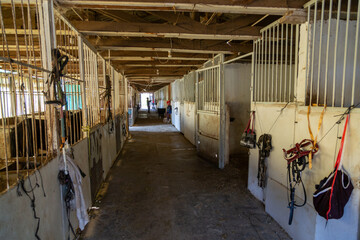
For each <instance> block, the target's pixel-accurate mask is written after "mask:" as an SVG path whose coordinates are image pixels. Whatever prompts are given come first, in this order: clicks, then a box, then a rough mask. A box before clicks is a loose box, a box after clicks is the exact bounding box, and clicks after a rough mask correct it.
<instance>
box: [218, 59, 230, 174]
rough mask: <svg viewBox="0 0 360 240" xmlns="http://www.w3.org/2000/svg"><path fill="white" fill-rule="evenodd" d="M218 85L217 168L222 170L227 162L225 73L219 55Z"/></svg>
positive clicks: (222, 61)
mask: <svg viewBox="0 0 360 240" xmlns="http://www.w3.org/2000/svg"><path fill="white" fill-rule="evenodd" d="M219 65H220V67H219V84H220V134H219V136H220V138H219V168H220V169H223V168H224V167H225V164H226V163H227V161H228V156H229V154H228V147H227V141H226V103H225V73H224V54H221V55H220V63H219Z"/></svg>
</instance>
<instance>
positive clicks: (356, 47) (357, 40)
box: [351, 1, 360, 105]
mask: <svg viewBox="0 0 360 240" xmlns="http://www.w3.org/2000/svg"><path fill="white" fill-rule="evenodd" d="M359 22H360V1H358V7H357V17H356V33H355V34H356V35H355V52H354V67H353V77H352V91H351V105H354V101H355V79H356V70H357V69H356V63H357V55H358V54H357V52H358V44H359V28H360V23H359Z"/></svg>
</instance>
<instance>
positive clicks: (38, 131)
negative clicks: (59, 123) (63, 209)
mask: <svg viewBox="0 0 360 240" xmlns="http://www.w3.org/2000/svg"><path fill="white" fill-rule="evenodd" d="M43 14H44V13H43V8H42V6H41V5H38V6H36V5H29V3H23V2H21V3H19V4H16V5H15V3H14V2H13V1H11V2H10V4H2V3H0V22H1V36H0V38H1V42H2V47H1V56H0V81H1V82H0V115H1V120H0V125H1V129H0V130H1V132H0V142H1V146H0V192H2V191H4V190H6V189H9V186H11V185H13V184H15V183H16V181H17V180H18V179H19V178H20V176H21V175H22V176H24V175H28V174H31V173H32V172H33V171H35V169H37V168H38V167H39V166H41V165H42V164H45V163H46V161H47V160H48V159H49V156H48V155H49V152H48V145H47V143H48V142H47V136H48V133H47V127H46V122H47V121H48V116H46V115H45V113H44V111H45V107H46V106H45V98H44V94H43V92H44V90H45V88H44V86H45V84H46V83H45V82H46V78H47V76H48V75H49V73H50V71H48V70H46V69H44V68H43V65H44V63H43V58H42V56H43V55H44V54H46V53H45V52H43V41H42V40H43V39H44V26H43V21H40V17H39V16H40V15H43ZM4 16H6V17H7V21H5V19H4V18H5V17H4Z"/></svg>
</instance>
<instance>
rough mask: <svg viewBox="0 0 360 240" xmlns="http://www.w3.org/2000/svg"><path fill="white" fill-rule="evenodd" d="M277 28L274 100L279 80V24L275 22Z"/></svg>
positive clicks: (276, 96)
mask: <svg viewBox="0 0 360 240" xmlns="http://www.w3.org/2000/svg"><path fill="white" fill-rule="evenodd" d="M276 28H277V30H276V64H275V76H276V78H275V102H277V101H278V82H279V77H278V72H279V71H278V69H279V66H278V63H279V31H280V24H277V26H276Z"/></svg>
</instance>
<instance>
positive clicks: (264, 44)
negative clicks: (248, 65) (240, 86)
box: [253, 22, 299, 102]
mask: <svg viewBox="0 0 360 240" xmlns="http://www.w3.org/2000/svg"><path fill="white" fill-rule="evenodd" d="M298 49H299V25H293V24H280V23H278V22H275V23H273V24H271V25H269V26H268V27H266V28H264V29H262V30H261V38H260V39H258V40H256V41H254V92H253V101H254V102H292V101H294V99H295V91H296V89H295V87H296V85H295V81H296V78H297V69H298Z"/></svg>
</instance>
